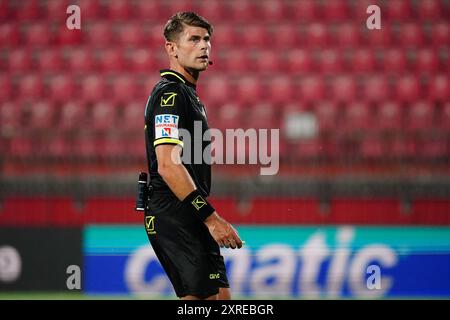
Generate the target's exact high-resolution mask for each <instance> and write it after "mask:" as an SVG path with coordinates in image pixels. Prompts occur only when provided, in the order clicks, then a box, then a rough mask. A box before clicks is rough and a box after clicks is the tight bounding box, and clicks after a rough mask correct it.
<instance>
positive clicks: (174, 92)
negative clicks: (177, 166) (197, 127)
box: [153, 86, 187, 147]
mask: <svg viewBox="0 0 450 320" xmlns="http://www.w3.org/2000/svg"><path fill="white" fill-rule="evenodd" d="M186 103H187V102H186V99H185V97H184V95H183V94H182V92H181V91H180V90H179V88H177V87H176V86H168V87H167V88H165V89H163V90H161V92H160V93H159V94H158V95H157V96H156V97H155V100H154V102H153V104H154V105H153V107H154V110H155V112H154V119H153V125H154V128H153V130H154V137H155V139H154V141H153V145H154V146H155V147H156V146H158V145H162V144H176V145H180V146H181V147H183V141H182V140H181V139H180V136H179V129H182V128H185V123H186V119H185V110H186Z"/></svg>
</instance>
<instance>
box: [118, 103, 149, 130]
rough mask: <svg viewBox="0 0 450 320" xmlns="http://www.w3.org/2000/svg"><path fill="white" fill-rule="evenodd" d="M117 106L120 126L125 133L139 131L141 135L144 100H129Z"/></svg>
mask: <svg viewBox="0 0 450 320" xmlns="http://www.w3.org/2000/svg"><path fill="white" fill-rule="evenodd" d="M119 107H121V116H120V118H119V119H120V123H121V128H123V130H124V131H125V132H126V133H127V134H138V133H141V134H142V135H143V128H144V111H145V102H142V101H141V102H130V103H125V104H123V105H119ZM139 124H141V126H140V125H139Z"/></svg>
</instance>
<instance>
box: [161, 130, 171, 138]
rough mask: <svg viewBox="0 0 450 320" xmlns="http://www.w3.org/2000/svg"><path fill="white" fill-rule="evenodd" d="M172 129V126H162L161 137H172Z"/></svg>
mask: <svg viewBox="0 0 450 320" xmlns="http://www.w3.org/2000/svg"><path fill="white" fill-rule="evenodd" d="M171 136H172V129H171V128H162V132H161V137H171Z"/></svg>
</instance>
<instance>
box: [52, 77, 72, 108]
mask: <svg viewBox="0 0 450 320" xmlns="http://www.w3.org/2000/svg"><path fill="white" fill-rule="evenodd" d="M76 89H77V88H76V85H75V82H74V79H73V78H72V77H70V76H67V75H58V76H55V77H53V78H51V79H50V92H49V94H50V98H51V99H52V100H53V101H55V102H64V101H67V100H70V99H72V98H73V97H74V96H75V94H76V92H77V90H76Z"/></svg>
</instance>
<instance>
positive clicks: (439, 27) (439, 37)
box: [430, 21, 450, 46]
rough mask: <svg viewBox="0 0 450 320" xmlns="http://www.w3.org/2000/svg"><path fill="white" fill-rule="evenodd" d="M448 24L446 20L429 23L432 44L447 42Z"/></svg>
mask: <svg viewBox="0 0 450 320" xmlns="http://www.w3.org/2000/svg"><path fill="white" fill-rule="evenodd" d="M449 29H450V28H449V24H448V22H447V21H441V22H436V23H433V24H432V25H431V31H430V37H431V41H432V43H433V44H434V45H437V46H442V45H445V44H448V43H449V41H450V37H449V33H450V30H449Z"/></svg>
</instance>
